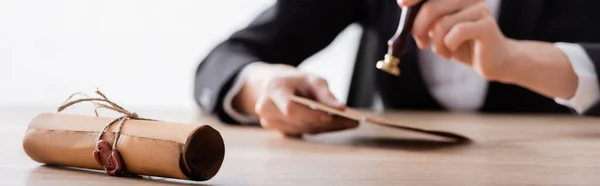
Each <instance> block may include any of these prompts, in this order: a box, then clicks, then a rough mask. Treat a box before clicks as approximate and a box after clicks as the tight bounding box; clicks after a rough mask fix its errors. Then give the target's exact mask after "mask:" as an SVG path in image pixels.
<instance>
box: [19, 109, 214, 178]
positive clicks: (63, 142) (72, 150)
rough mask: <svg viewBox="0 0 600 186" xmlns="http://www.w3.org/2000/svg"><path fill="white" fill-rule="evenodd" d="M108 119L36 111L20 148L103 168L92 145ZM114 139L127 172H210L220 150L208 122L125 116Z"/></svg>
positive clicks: (39, 156)
mask: <svg viewBox="0 0 600 186" xmlns="http://www.w3.org/2000/svg"><path fill="white" fill-rule="evenodd" d="M114 119H115V118H106V117H96V116H84V115H68V114H59V113H56V114H54V113H48V114H40V115H38V116H37V117H35V118H34V119H33V120H32V121H31V123H30V125H29V128H28V129H27V132H26V135H25V138H24V141H23V148H24V150H25V152H26V153H27V155H28V156H29V157H31V159H33V160H35V161H37V162H40V163H44V164H49V165H59V166H70V167H78V168H87V169H98V170H103V169H105V168H106V167H105V166H102V165H100V164H101V163H99V162H98V161H97V159H96V158H95V156H94V150H95V149H97V148H98V146H97V142H98V141H100V140H98V136H99V133H100V132H101V131H103V129H104V128H105V126H107V124H108V123H110V122H112V121H113V120H114ZM117 128H118V126H117V125H116V124H114V125H110V126H109V127H108V128H107V130H106V132H104V133H103V135H102V136H101V140H103V141H105V142H108V143H109V144H113V142H114V139H115V132H116V130H117ZM117 145H118V146H117V148H118V149H116V150H118V152H119V154H120V158H119V159H121V161H122V162H123V165H124V167H123V169H124V171H125V172H127V173H131V174H136V175H147V176H159V177H166V178H177V179H186V180H195V181H204V180H208V179H210V178H212V177H213V176H215V175H216V174H217V172H218V171H219V169H220V167H221V164H222V162H223V158H224V154H225V147H224V143H223V139H222V137H221V135H220V133H219V132H218V131H216V130H215V129H213V128H212V127H210V126H208V125H192V124H180V123H168V122H161V121H151V120H133V119H129V120H125V121H124V123H123V125H122V128H121V131H120V137H119V138H118V143H117Z"/></svg>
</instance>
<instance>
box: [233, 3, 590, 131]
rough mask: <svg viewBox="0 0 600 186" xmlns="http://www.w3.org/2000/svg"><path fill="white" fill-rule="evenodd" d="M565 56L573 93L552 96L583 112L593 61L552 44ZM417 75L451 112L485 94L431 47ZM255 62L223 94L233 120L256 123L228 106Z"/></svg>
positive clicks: (478, 80) (477, 80)
mask: <svg viewBox="0 0 600 186" xmlns="http://www.w3.org/2000/svg"><path fill="white" fill-rule="evenodd" d="M486 4H487V6H488V7H489V9H490V11H491V12H492V15H493V16H494V17H495V18H498V11H499V7H500V6H499V5H500V0H486ZM555 46H556V47H557V48H559V49H560V50H562V52H563V53H565V55H566V56H567V57H568V58H569V61H570V63H571V66H572V67H573V69H574V71H575V74H577V77H578V85H577V90H576V92H575V96H574V97H573V98H571V99H569V100H563V99H560V98H555V101H556V102H557V103H558V104H561V105H564V106H567V107H570V108H572V109H573V110H575V111H576V112H577V113H580V114H582V113H584V112H585V111H586V110H588V109H589V108H590V107H591V106H592V105H593V104H594V103H596V102H597V101H598V100H600V88H599V86H598V79H597V73H596V71H595V69H594V64H593V62H592V60H591V59H590V57H589V56H588V55H587V53H586V52H585V50H584V49H583V48H582V47H581V46H580V45H578V44H572V43H555ZM419 62H420V63H421V64H420V67H421V69H420V70H421V74H422V75H423V79H424V80H425V83H426V84H427V86H428V88H429V90H430V93H431V94H432V96H433V97H434V98H435V99H436V100H437V101H438V102H439V103H440V104H441V105H442V106H443V107H444V108H446V109H448V110H451V111H475V110H478V109H479V108H481V107H482V106H483V104H484V101H485V96H486V94H487V88H488V87H487V86H488V81H487V80H486V79H484V78H482V77H481V76H479V75H478V74H477V73H476V72H475V70H473V68H471V67H469V66H467V65H465V64H462V63H459V62H456V61H453V60H450V61H448V60H445V59H443V58H441V57H439V56H437V55H435V53H433V52H432V51H431V49H426V50H423V51H421V52H420V53H419ZM255 64H256V65H258V64H257V63H254V64H251V65H248V66H246V67H245V68H244V69H243V70H242V71H241V72H240V75H239V76H238V78H237V79H236V81H235V83H234V84H233V86H232V88H231V89H230V90H229V92H228V93H227V94H226V96H225V99H224V101H223V106H224V107H223V108H224V109H225V112H227V113H228V114H229V115H230V116H231V117H232V118H233V119H235V120H237V121H238V122H240V123H252V122H256V121H257V120H256V118H252V117H248V116H245V115H242V114H240V113H239V112H237V111H235V110H234V109H233V108H232V101H233V97H234V96H235V95H236V94H237V93H238V92H239V91H240V89H241V87H242V84H243V82H244V80H245V74H246V73H244V72H246V70H247V69H248V68H252V66H255Z"/></svg>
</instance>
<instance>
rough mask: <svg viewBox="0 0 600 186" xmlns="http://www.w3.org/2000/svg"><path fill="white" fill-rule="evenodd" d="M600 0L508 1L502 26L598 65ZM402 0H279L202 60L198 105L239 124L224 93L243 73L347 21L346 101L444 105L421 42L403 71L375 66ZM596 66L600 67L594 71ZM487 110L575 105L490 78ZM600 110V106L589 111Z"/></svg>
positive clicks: (293, 55) (322, 38) (324, 38)
mask: <svg viewBox="0 0 600 186" xmlns="http://www.w3.org/2000/svg"><path fill="white" fill-rule="evenodd" d="M598 7H600V1H598V0H575V1H561V0H503V1H502V3H501V5H500V12H499V21H498V24H499V26H500V28H501V30H502V32H503V33H504V35H505V36H507V37H509V38H513V39H521V40H524V39H526V40H538V41H547V42H572V43H579V44H581V45H582V46H583V47H584V48H585V50H586V51H587V53H588V55H589V56H590V57H591V59H592V60H593V61H594V63H595V66H596V69H598V67H600V11H598ZM399 17H400V9H399V8H398V5H397V4H396V0H278V1H277V2H276V3H275V5H273V6H272V7H270V8H269V9H268V10H266V11H264V12H263V13H262V14H260V15H259V16H258V17H257V18H256V19H255V20H254V21H253V22H252V23H251V24H250V25H249V26H248V27H246V28H244V29H242V30H240V31H238V32H236V33H234V34H233V35H232V36H231V37H230V38H229V39H227V40H226V41H224V42H223V43H221V44H220V45H218V46H217V47H216V48H215V49H214V50H213V51H211V53H210V54H209V55H208V56H207V57H206V59H204V61H202V62H201V63H200V65H199V67H198V69H197V71H196V76H195V84H194V85H195V89H194V95H195V98H196V101H197V103H198V104H199V106H200V107H201V108H202V109H204V110H206V111H209V112H212V113H214V114H216V115H218V116H219V117H220V118H221V120H222V121H224V122H229V123H233V122H234V121H233V120H231V118H230V117H229V116H227V114H225V113H224V111H223V106H222V102H223V97H224V96H225V94H226V92H227V91H228V90H229V87H230V86H231V84H232V81H233V79H234V78H235V77H236V75H237V73H238V71H240V69H242V68H243V67H244V66H245V65H246V64H249V63H252V62H257V61H263V62H269V63H285V64H289V65H293V66H298V65H299V64H300V63H301V62H302V61H304V60H305V59H306V58H308V57H310V56H311V55H313V54H315V53H316V52H319V51H320V50H321V49H323V48H325V47H326V46H327V45H329V44H330V43H331V42H332V41H333V39H334V38H335V37H336V36H337V35H338V34H339V33H340V32H341V31H342V30H344V29H345V28H346V27H347V26H348V25H350V24H354V23H356V24H359V25H360V26H361V27H362V29H363V33H362V37H361V40H360V45H359V52H358V54H357V58H356V61H355V67H354V72H353V75H352V80H351V85H350V91H349V95H348V100H347V103H348V105H349V106H351V107H367V106H369V105H370V104H371V103H372V101H373V99H372V98H373V97H374V95H375V94H379V95H380V96H381V98H382V101H383V103H384V106H385V108H391V109H413V110H416V109H418V110H439V109H442V107H441V106H440V104H438V103H437V102H436V100H435V99H434V98H433V97H432V96H431V95H430V93H429V90H428V88H427V86H426V85H425V83H424V82H423V79H422V77H421V74H420V71H419V67H418V65H419V63H418V62H417V48H416V46H415V44H414V41H412V42H411V44H410V45H411V46H410V47H409V50H408V52H407V53H406V55H405V56H404V57H403V58H402V59H401V60H402V63H401V65H400V69H402V75H401V76H399V77H395V76H391V75H388V74H387V73H385V72H382V71H379V70H377V69H376V68H375V62H376V61H378V60H381V59H382V58H383V56H384V55H385V53H386V47H387V45H386V42H387V40H388V39H389V38H390V37H391V36H392V35H393V34H394V32H395V31H396V28H397V26H398V19H399ZM596 71H597V72H600V71H598V70H596ZM481 111H482V112H506V113H569V112H571V111H570V109H568V108H566V107H564V106H561V105H558V104H556V103H555V102H554V100H552V99H549V98H546V97H543V96H541V95H539V94H537V93H534V92H532V91H530V90H527V89H524V88H521V87H518V86H514V85H507V84H502V83H497V82H491V83H490V85H489V88H488V92H487V97H486V101H485V104H484V106H483V108H482V109H481ZM586 114H588V115H600V104H596V106H594V107H593V108H592V109H590V110H589V111H588V113H586Z"/></svg>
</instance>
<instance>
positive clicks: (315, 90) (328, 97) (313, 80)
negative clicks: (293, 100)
mask: <svg viewBox="0 0 600 186" xmlns="http://www.w3.org/2000/svg"><path fill="white" fill-rule="evenodd" d="M307 87H308V89H309V92H311V94H312V95H314V97H315V100H316V101H318V102H321V103H324V104H326V105H328V106H330V107H333V108H336V109H340V110H343V109H345V107H346V106H345V105H344V104H342V103H340V102H338V101H337V99H336V98H335V96H334V95H333V93H331V91H330V89H329V85H328V84H327V81H325V80H324V79H322V78H319V77H315V76H313V77H310V78H309V79H308V82H307Z"/></svg>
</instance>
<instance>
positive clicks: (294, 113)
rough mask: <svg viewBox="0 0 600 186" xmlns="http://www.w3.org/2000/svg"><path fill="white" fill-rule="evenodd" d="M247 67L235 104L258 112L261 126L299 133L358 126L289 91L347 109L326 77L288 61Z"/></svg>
mask: <svg viewBox="0 0 600 186" xmlns="http://www.w3.org/2000/svg"><path fill="white" fill-rule="evenodd" d="M248 71H249V72H247V73H246V75H247V79H246V82H245V84H244V85H243V88H242V90H241V91H240V93H239V94H238V95H237V96H236V98H234V108H235V109H237V110H238V111H241V112H244V113H245V114H250V115H254V116H258V117H259V118H260V124H261V126H262V127H264V128H266V129H272V130H276V131H279V132H281V133H283V134H284V135H287V136H299V135H302V134H318V133H325V132H333V131H340V130H345V129H350V128H355V127H357V126H358V122H356V121H353V120H350V119H346V118H342V117H337V116H332V115H329V114H328V113H325V112H322V111H318V110H314V109H311V108H308V107H306V106H304V105H301V104H298V103H296V102H293V101H292V100H290V99H289V96H290V95H297V96H301V97H305V98H309V99H312V100H316V101H318V102H321V103H324V104H326V105H328V106H331V107H333V108H337V109H341V110H343V109H345V105H344V104H341V103H339V102H338V101H337V100H336V98H335V97H334V96H333V94H332V93H331V91H330V90H329V87H328V85H327V82H326V81H325V80H324V79H322V78H320V77H317V76H315V75H311V74H308V73H304V72H300V71H298V70H297V69H296V68H294V67H292V66H287V65H267V64H261V65H258V66H256V67H253V68H252V69H248Z"/></svg>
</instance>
